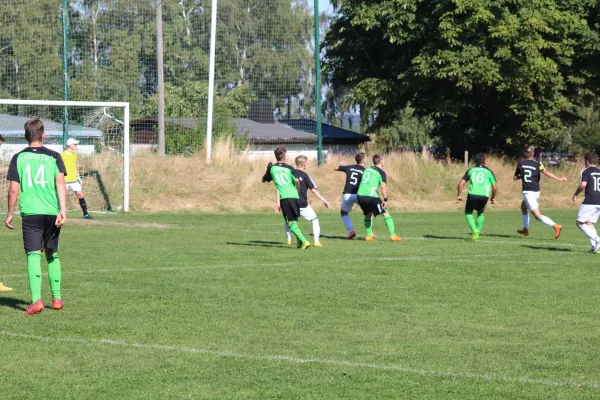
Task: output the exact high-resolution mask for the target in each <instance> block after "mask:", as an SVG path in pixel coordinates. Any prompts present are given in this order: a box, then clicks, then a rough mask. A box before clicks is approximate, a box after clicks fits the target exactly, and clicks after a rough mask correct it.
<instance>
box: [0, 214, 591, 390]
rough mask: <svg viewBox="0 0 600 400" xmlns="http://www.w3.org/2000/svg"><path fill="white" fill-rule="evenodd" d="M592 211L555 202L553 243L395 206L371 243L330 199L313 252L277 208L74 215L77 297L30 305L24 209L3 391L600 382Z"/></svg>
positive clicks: (490, 217)
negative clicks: (585, 228) (349, 232)
mask: <svg viewBox="0 0 600 400" xmlns="http://www.w3.org/2000/svg"><path fill="white" fill-rule="evenodd" d="M576 213H577V211H576V210H554V211H547V215H549V216H550V217H552V218H554V219H555V220H556V221H557V222H558V223H561V224H562V225H563V226H564V227H565V228H564V231H563V235H562V236H561V238H560V239H559V240H557V241H555V240H553V231H552V229H550V228H548V227H547V226H545V225H543V224H541V223H539V222H537V221H535V220H532V227H531V236H529V237H528V238H522V237H518V235H517V234H516V233H515V230H516V229H518V228H520V227H521V217H520V212H519V211H518V210H515V211H513V212H499V211H490V212H488V213H487V219H486V223H485V226H484V232H483V234H482V236H481V240H480V241H479V242H477V243H472V242H470V241H468V240H466V239H467V238H468V236H467V227H466V224H465V222H464V217H463V215H462V213H461V212H446V213H395V214H394V215H393V216H394V219H395V222H396V227H397V231H398V234H399V235H400V236H401V237H403V238H404V239H405V241H404V242H403V243H392V242H390V241H389V240H387V235H386V234H385V233H386V231H385V225H384V224H383V220H382V219H381V218H378V219H377V220H376V222H375V224H374V227H375V232H376V233H377V234H378V235H379V238H378V239H377V241H376V242H375V243H365V242H364V240H353V241H348V240H344V239H343V238H344V236H345V229H344V227H343V224H342V222H341V220H340V218H339V215H338V214H337V212H335V213H334V212H330V213H322V214H321V216H320V217H321V225H322V233H323V235H324V237H323V239H322V242H323V244H324V246H325V247H323V248H312V247H311V248H309V249H308V250H306V251H301V250H297V249H295V248H291V247H287V246H285V244H284V234H283V227H282V218H281V216H280V215H276V214H274V213H271V214H251V215H197V214H177V215H165V214H161V215H144V214H132V215H118V216H99V217H98V218H97V220H95V221H75V220H74V219H75V218H73V219H71V220H70V221H69V222H68V223H67V225H66V226H65V229H64V232H63V235H62V238H61V252H60V254H61V261H62V264H63V299H64V300H65V308H64V309H63V310H62V311H53V310H51V309H48V308H47V309H46V310H45V311H44V312H42V313H41V314H39V315H35V316H28V317H25V316H23V315H21V312H22V310H23V309H24V308H25V307H26V305H27V304H28V303H29V302H30V298H29V289H28V284H27V275H26V265H25V257H24V254H23V251H22V242H21V235H20V219H19V218H18V217H17V218H16V223H17V224H18V225H19V226H18V231H17V232H9V231H8V230H6V229H4V230H2V231H1V232H0V239H1V240H2V244H3V250H4V257H3V262H2V266H1V268H0V281H2V282H4V283H5V284H7V285H9V286H12V287H14V289H15V290H14V291H13V292H11V293H5V294H0V357H1V362H0V382H1V384H0V398H3V399H31V398H40V399H41V398H43V399H384V398H388V399H440V398H443V399H502V398H506V399H517V398H518V399H549V398H561V399H567V398H568V399H571V398H581V399H584V398H600V367H599V363H598V362H599V360H600V285H599V282H600V255H593V254H587V253H586V252H587V250H589V243H588V240H587V238H586V237H585V236H584V235H583V234H582V233H581V232H580V231H579V230H577V229H576V228H575V224H574V219H575V216H576ZM351 215H352V216H353V219H354V222H355V228H357V231H358V232H359V236H362V232H363V227H362V226H361V225H362V221H361V220H362V218H361V215H360V214H359V212H354V213H353V214H351ZM73 217H75V215H73ZM301 227H302V230H303V232H304V233H305V234H306V233H309V232H310V228H309V227H310V225H309V224H308V223H306V222H305V221H303V222H301ZM308 237H309V240H311V241H312V237H310V236H308ZM43 270H44V271H45V270H46V267H45V265H44V267H43ZM48 286H49V285H48V283H47V282H46V280H44V285H43V295H44V300H45V302H46V305H47V306H48V305H49V302H50V294H49V287H48Z"/></svg>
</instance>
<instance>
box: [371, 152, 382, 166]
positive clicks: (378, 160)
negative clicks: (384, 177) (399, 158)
mask: <svg viewBox="0 0 600 400" xmlns="http://www.w3.org/2000/svg"><path fill="white" fill-rule="evenodd" d="M381 160H383V156H380V155H379V154H375V155H374V156H373V165H377V164H379V163H380V162H381Z"/></svg>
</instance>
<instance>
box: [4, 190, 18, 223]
mask: <svg viewBox="0 0 600 400" xmlns="http://www.w3.org/2000/svg"><path fill="white" fill-rule="evenodd" d="M20 189H21V185H20V184H19V182H15V181H10V184H9V186H8V212H7V215H6V219H5V220H4V225H6V227H7V228H8V229H15V227H14V226H12V225H11V222H12V220H13V214H14V212H15V204H16V203H17V196H19V190H20Z"/></svg>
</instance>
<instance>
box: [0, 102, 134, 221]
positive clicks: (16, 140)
mask: <svg viewBox="0 0 600 400" xmlns="http://www.w3.org/2000/svg"><path fill="white" fill-rule="evenodd" d="M63 112H64V107H63V106H37V105H35V106H33V105H0V135H2V136H3V137H4V139H5V142H4V144H2V145H1V146H0V211H1V212H6V207H7V204H6V199H7V194H8V181H7V180H6V174H7V172H8V167H9V164H10V161H11V158H12V156H13V155H14V154H16V153H18V152H19V151H21V150H23V149H24V148H26V147H27V141H26V140H25V137H24V133H25V131H24V128H23V126H24V124H25V122H26V121H27V120H30V119H41V120H42V122H43V124H44V129H45V132H46V136H47V137H46V141H45V145H46V147H48V148H50V149H51V150H54V151H56V152H59V153H62V152H63V123H62V121H63ZM67 112H68V121H69V124H68V137H69V138H75V139H76V140H77V141H79V144H78V145H77V147H78V148H77V156H78V173H79V176H80V177H81V185H82V189H83V192H84V194H85V198H86V201H87V204H88V207H89V209H90V211H92V212H116V211H120V210H122V209H123V206H124V150H125V143H124V129H123V116H124V115H123V114H124V109H123V108H120V107H72V106H70V107H67ZM66 180H67V181H69V180H70V178H69V177H67V178H66ZM67 208H68V209H69V210H80V208H79V202H78V199H77V198H76V197H75V195H74V193H73V192H72V191H68V192H67Z"/></svg>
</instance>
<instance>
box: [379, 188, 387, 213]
mask: <svg viewBox="0 0 600 400" xmlns="http://www.w3.org/2000/svg"><path fill="white" fill-rule="evenodd" d="M379 190H380V191H381V196H382V197H383V201H382V202H381V208H385V207H386V206H387V202H388V197H387V185H386V183H385V182H381V185H380V186H379Z"/></svg>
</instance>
